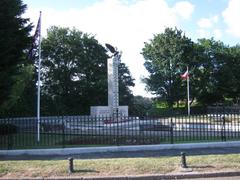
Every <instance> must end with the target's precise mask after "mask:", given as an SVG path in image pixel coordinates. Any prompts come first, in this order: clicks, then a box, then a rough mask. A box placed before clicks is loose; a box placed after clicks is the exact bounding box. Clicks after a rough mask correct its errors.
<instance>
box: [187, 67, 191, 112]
mask: <svg viewBox="0 0 240 180" xmlns="http://www.w3.org/2000/svg"><path fill="white" fill-rule="evenodd" d="M187 72H188V66H187ZM188 74H189V73H188ZM189 96H190V93H189V75H188V76H187V104H188V116H190V113H191V112H190V98H189Z"/></svg>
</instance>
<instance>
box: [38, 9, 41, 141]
mask: <svg viewBox="0 0 240 180" xmlns="http://www.w3.org/2000/svg"><path fill="white" fill-rule="evenodd" d="M41 16H42V12H41V11H40V17H39V18H40V27H39V48H38V57H39V59H38V89H37V141H38V142H39V141H40V91H41V90H40V88H41V86H40V80H41V78H40V76H41V20H42V19H41V18H42V17H41Z"/></svg>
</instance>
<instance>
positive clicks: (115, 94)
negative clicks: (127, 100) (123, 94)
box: [90, 44, 128, 117]
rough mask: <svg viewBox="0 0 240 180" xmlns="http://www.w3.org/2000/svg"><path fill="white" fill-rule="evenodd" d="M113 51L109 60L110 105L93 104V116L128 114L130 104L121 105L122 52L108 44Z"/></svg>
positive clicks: (110, 50) (91, 109)
mask: <svg viewBox="0 0 240 180" xmlns="http://www.w3.org/2000/svg"><path fill="white" fill-rule="evenodd" d="M106 47H107V49H108V51H109V52H110V53H111V56H110V58H109V59H108V62H107V68H108V75H107V78H108V106H91V107H90V113H91V116H98V117H99V116H103V117H117V116H128V106H119V83H118V81H119V78H118V66H119V64H120V62H121V55H122V53H121V52H119V51H118V50H117V49H116V48H114V47H113V46H111V45H110V44H106Z"/></svg>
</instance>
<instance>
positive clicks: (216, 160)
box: [0, 154, 240, 178]
mask: <svg viewBox="0 0 240 180" xmlns="http://www.w3.org/2000/svg"><path fill="white" fill-rule="evenodd" d="M179 164H180V158H179V157H158V158H156V157H154V158H114V159H93V160H80V159H78V160H74V170H75V171H74V173H73V174H71V176H117V175H122V176H126V175H143V174H171V173H178V172H179V171H180V169H181V168H180V166H179ZM187 164H188V166H189V167H190V168H192V170H193V172H213V171H226V170H231V171H233V170H240V156H239V154H228V155H202V156H191V157H187ZM53 176H69V174H68V161H67V160H27V161H0V177H1V178H16V177H17V178H23V177H53Z"/></svg>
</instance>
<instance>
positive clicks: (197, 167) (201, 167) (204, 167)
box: [188, 165, 215, 169]
mask: <svg viewBox="0 0 240 180" xmlns="http://www.w3.org/2000/svg"><path fill="white" fill-rule="evenodd" d="M188 167H189V168H192V169H208V168H215V167H214V166H209V165H206V166H201V165H200V166H188Z"/></svg>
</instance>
